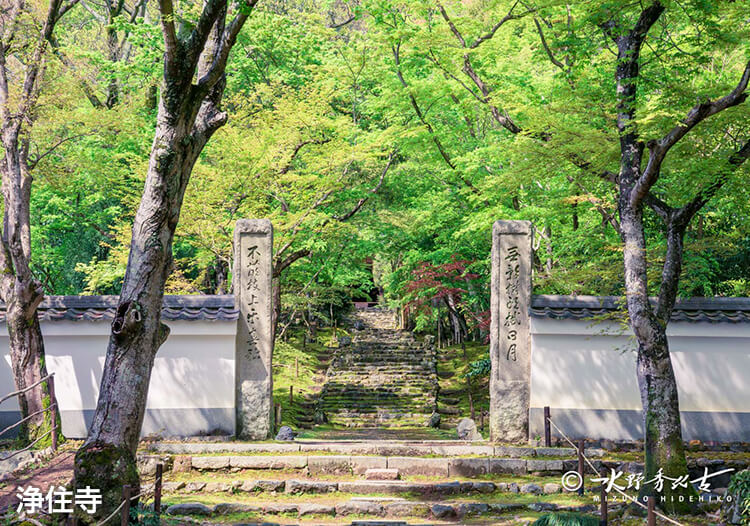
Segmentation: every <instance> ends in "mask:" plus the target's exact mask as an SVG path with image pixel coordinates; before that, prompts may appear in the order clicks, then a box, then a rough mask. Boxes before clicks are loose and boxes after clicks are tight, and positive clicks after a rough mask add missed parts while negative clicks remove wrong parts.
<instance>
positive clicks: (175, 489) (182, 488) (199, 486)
mask: <svg viewBox="0 0 750 526" xmlns="http://www.w3.org/2000/svg"><path fill="white" fill-rule="evenodd" d="M367 473H371V474H372V475H373V476H381V475H386V474H387V475H389V476H394V475H398V470H393V469H379V468H375V469H368V470H367ZM142 489H146V490H152V489H153V485H145V486H142ZM162 489H163V490H164V492H166V493H199V492H201V493H202V492H205V493H236V492H246V493H271V494H280V493H285V494H287V495H302V494H322V493H336V492H339V493H348V494H352V495H370V494H383V495H400V494H412V495H419V496H431V497H436V496H440V497H445V496H449V495H477V494H484V495H487V494H495V495H500V494H519V493H524V494H532V495H542V494H544V495H555V494H558V493H562V492H563V489H562V487H561V485H560V484H559V481H558V482H545V483H543V484H535V483H514V482H511V483H508V482H489V481H463V482H459V481H451V482H412V481H401V480H393V479H390V480H384V479H380V480H354V481H351V480H349V481H335V480H330V479H326V480H317V479H307V478H306V479H287V480H280V479H271V480H256V479H242V478H240V479H237V480H233V481H231V482H212V481H211V480H210V479H207V480H204V481H191V482H187V483H185V482H166V483H164V486H163V487H162Z"/></svg>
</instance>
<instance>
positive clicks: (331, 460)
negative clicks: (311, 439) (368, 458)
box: [307, 455, 352, 475]
mask: <svg viewBox="0 0 750 526" xmlns="http://www.w3.org/2000/svg"><path fill="white" fill-rule="evenodd" d="M307 469H308V470H309V471H310V474H311V475H351V474H352V457H344V456H334V455H329V456H319V457H316V456H310V457H307Z"/></svg>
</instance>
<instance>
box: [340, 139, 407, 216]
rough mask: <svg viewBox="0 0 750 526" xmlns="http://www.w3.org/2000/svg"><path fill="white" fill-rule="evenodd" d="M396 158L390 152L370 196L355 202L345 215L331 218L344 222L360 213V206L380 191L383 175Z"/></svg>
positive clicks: (394, 153)
mask: <svg viewBox="0 0 750 526" xmlns="http://www.w3.org/2000/svg"><path fill="white" fill-rule="evenodd" d="M395 156H396V152H391V153H390V154H389V155H388V162H387V163H386V164H385V167H384V168H383V171H382V172H380V179H378V184H376V185H375V186H374V187H373V188H372V189H370V195H366V196H365V197H362V198H361V199H360V200H359V201H357V204H356V205H354V207H353V208H352V209H351V210H349V211H348V212H347V213H345V214H344V215H342V216H333V219H335V220H336V221H346V220H347V219H349V218H351V217H352V216H353V215H354V214H356V213H357V212H359V211H360V209H361V208H362V206H363V205H364V204H365V203H366V202H367V201H368V200H369V199H370V197H371V196H372V195H374V194H376V193H377V192H378V190H380V186H381V185H382V184H383V180H384V179H385V174H387V173H388V169H389V168H390V167H391V163H392V162H393V158H394V157H395Z"/></svg>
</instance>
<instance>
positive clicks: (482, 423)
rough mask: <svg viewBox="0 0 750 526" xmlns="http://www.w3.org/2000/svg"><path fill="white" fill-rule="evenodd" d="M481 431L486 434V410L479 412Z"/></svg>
mask: <svg viewBox="0 0 750 526" xmlns="http://www.w3.org/2000/svg"><path fill="white" fill-rule="evenodd" d="M479 429H480V430H481V431H482V432H484V409H482V410H481V411H480V412H479Z"/></svg>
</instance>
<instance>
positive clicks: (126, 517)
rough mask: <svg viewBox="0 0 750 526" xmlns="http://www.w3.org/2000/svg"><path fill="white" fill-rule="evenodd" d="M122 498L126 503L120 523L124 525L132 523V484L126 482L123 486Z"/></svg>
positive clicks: (123, 506)
mask: <svg viewBox="0 0 750 526" xmlns="http://www.w3.org/2000/svg"><path fill="white" fill-rule="evenodd" d="M122 500H123V501H124V504H123V505H122V515H121V519H120V524H121V525H122V526H128V524H129V523H130V486H129V485H128V484H125V485H124V486H123V487H122Z"/></svg>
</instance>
